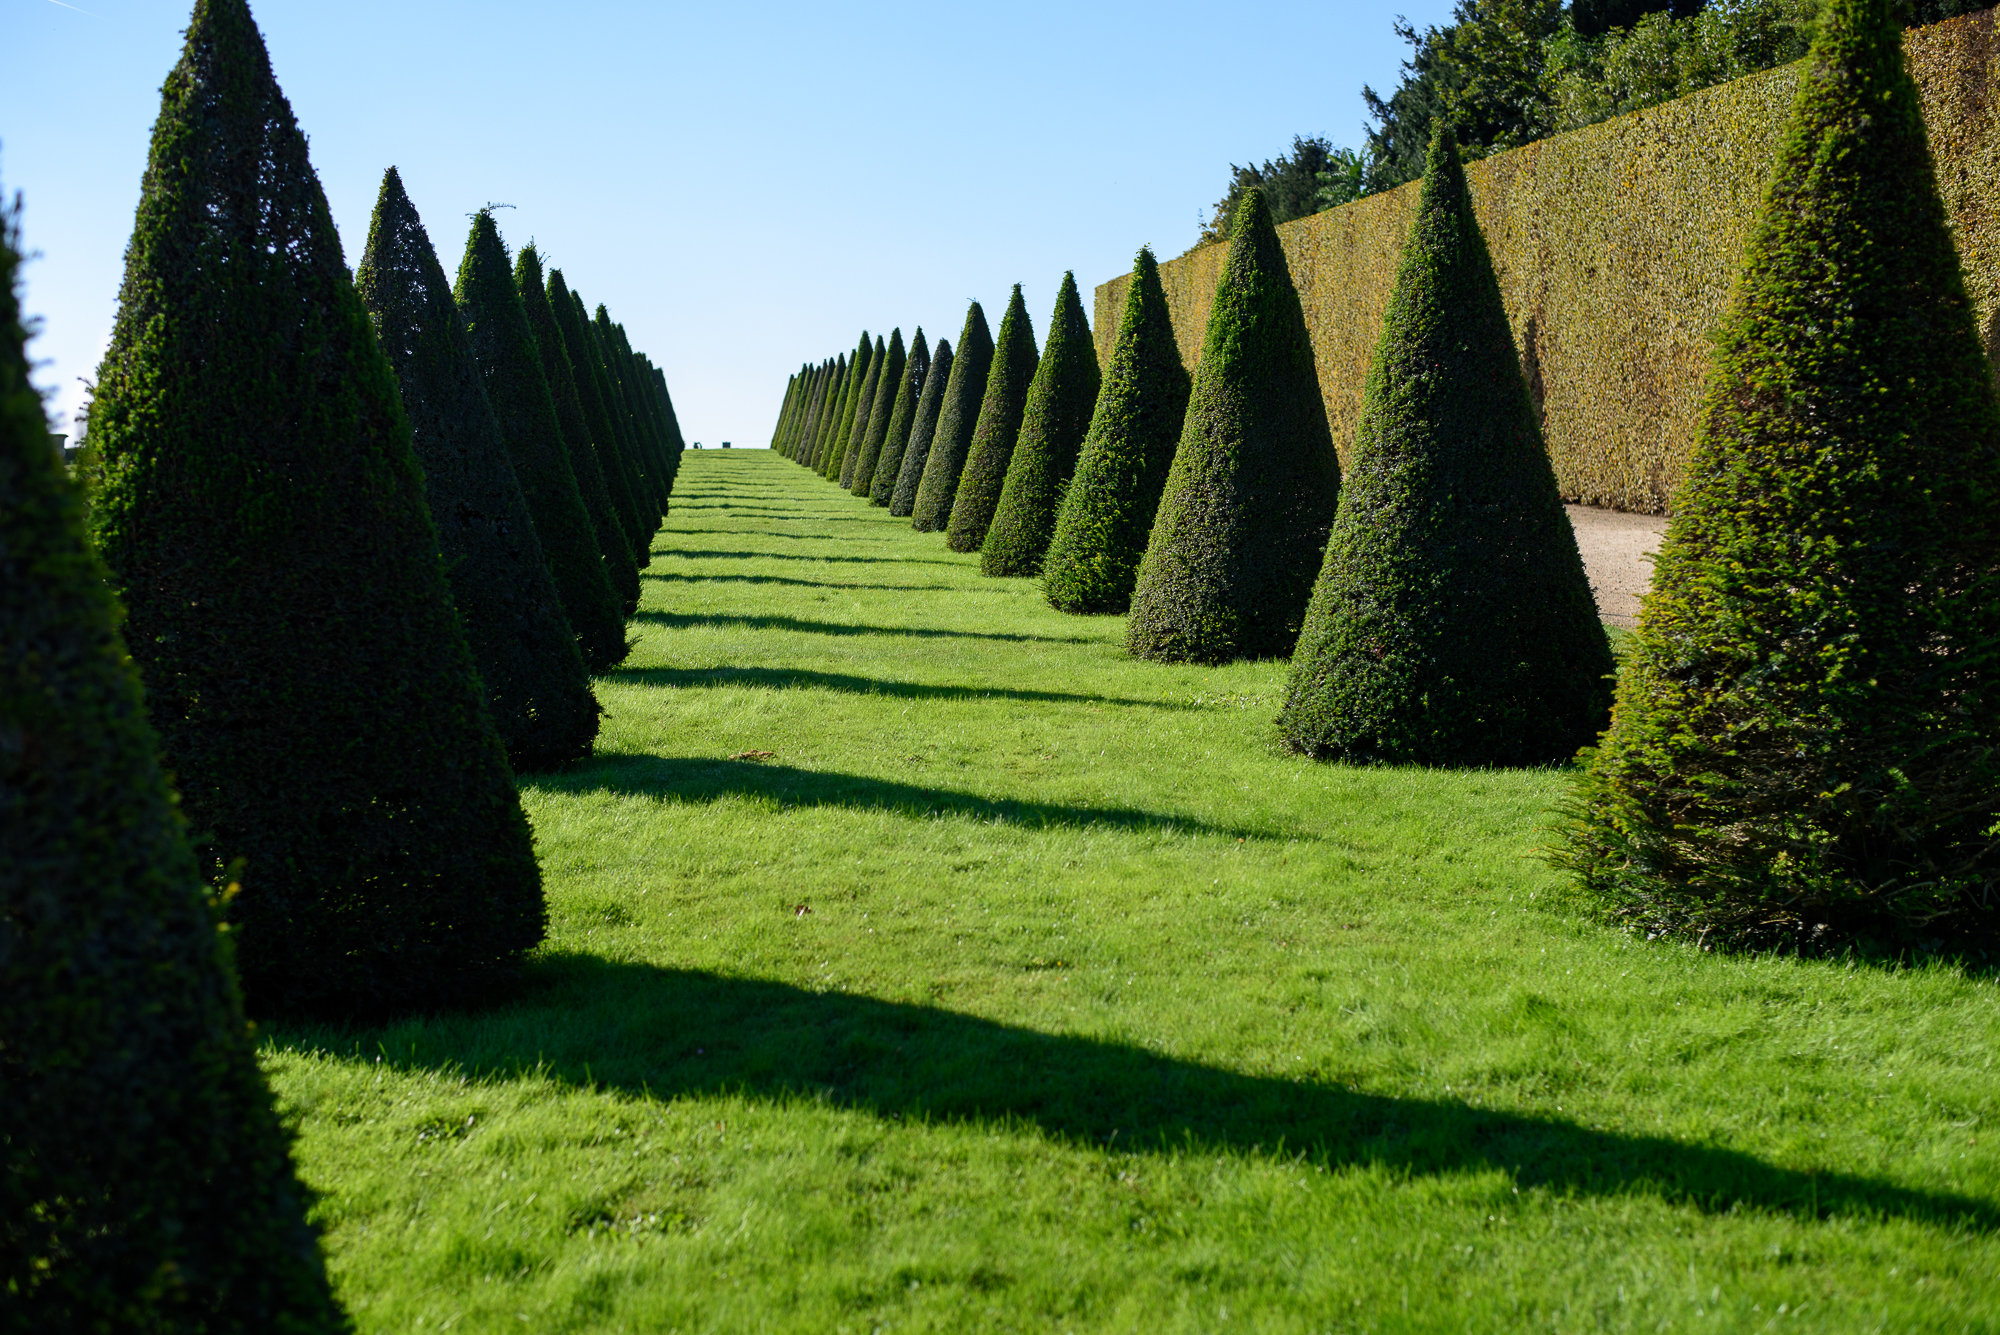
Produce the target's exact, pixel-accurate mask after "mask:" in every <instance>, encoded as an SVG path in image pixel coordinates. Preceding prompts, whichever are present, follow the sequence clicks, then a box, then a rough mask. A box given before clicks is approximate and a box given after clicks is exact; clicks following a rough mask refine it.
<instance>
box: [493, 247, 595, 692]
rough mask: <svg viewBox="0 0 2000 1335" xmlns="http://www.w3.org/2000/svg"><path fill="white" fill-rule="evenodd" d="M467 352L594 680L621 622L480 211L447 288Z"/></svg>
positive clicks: (526, 331) (524, 325)
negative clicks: (462, 323) (476, 362)
mask: <svg viewBox="0 0 2000 1335" xmlns="http://www.w3.org/2000/svg"><path fill="white" fill-rule="evenodd" d="M453 294H454V295H455V296H456V297H457V298H458V311H459V314H460V315H461V316H462V317H464V320H465V330H466V333H467V334H468V335H469V336H470V338H471V340H472V352H473V355H474V356H475V357H477V358H478V359H479V371H480V375H481V376H482V377H483V378H484V381H485V385H486V400H487V402H489V403H491V404H492V405H493V415H494V416H495V417H496V418H498V419H499V422H500V435H501V437H502V439H504V440H505V441H506V442H507V454H508V456H509V457H510V458H512V459H513V461H514V476H515V477H516V478H518V479H519V480H520V483H521V491H522V494H523V495H525V496H526V497H527V498H528V513H529V514H531V515H533V516H534V518H535V536H536V537H538V538H540V539H541V540H542V555H543V556H545V557H547V558H548V563H549V573H550V574H551V575H553V576H555V581H556V594H557V595H558V596H559V597H560V598H561V599H562V605H563V615H564V616H566V617H567V618H569V628H570V630H571V631H573V632H575V634H576V643H577V648H578V649H580V650H582V651H583V662H584V665H585V666H586V667H588V668H589V669H590V670H591V671H592V672H604V671H608V670H609V669H610V668H611V667H612V666H613V665H615V664H617V663H619V662H621V661H622V660H623V659H624V657H625V653H626V648H627V646H626V644H625V618H624V617H622V616H620V615H619V612H618V595H617V594H616V593H614V592H613V591H612V588H611V581H610V579H609V578H607V577H606V575H605V573H604V554H603V552H602V551H601V550H600V549H599V548H598V545H597V533H596V530H595V529H593V528H592V527H591V523H590V512H589V511H588V510H586V509H585V508H584V504H583V496H582V494H581V493H580V492H579V491H578V490H577V485H576V473H575V472H574V470H572V469H571V468H570V462H569V446H568V444H567V443H566V442H565V441H564V440H563V434H562V426H561V424H560V423H559V422H558V421H557V420H556V405H555V399H554V398H553V396H551V395H550V393H549V381H548V377H547V376H545V375H543V374H542V355H541V350H540V349H539V348H538V347H537V346H536V344H535V335H534V331H533V330H532V329H530V328H529V327H528V312H527V308H526V307H525V306H524V305H523V304H522V301H521V294H520V292H518V291H517V290H516V289H515V287H514V276H513V274H512V273H511V272H510V270H509V266H508V264H507V249H506V247H505V246H504V245H502V244H501V241H500V229H499V228H497V227H495V226H494V225H493V215H492V214H491V213H489V212H487V211H486V210H484V209H481V210H480V211H479V212H478V213H477V214H475V215H474V216H473V219H472V231H471V233H470V235H468V236H467V237H466V240H465V258H464V259H463V260H462V261H461V262H460V264H459V267H458V283H457V285H456V287H455V288H454V289H453Z"/></svg>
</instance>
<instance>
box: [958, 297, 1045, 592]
mask: <svg viewBox="0 0 2000 1335" xmlns="http://www.w3.org/2000/svg"><path fill="white" fill-rule="evenodd" d="M1040 363H1041V354H1040V353H1038V352H1037V351H1036V350H1035V328H1034V325H1033V324H1031V323H1030V322H1029V320H1028V307H1027V303H1026V302H1024V301H1022V300H1021V285H1020V284H1019V283H1016V284H1014V295H1013V296H1011V297H1009V298H1008V299H1007V313H1006V314H1005V315H1003V316H1001V317H1000V336H999V337H998V338H997V339H995V340H994V343H993V365H992V367H991V368H990V369H989V370H988V371H987V373H986V389H985V392H984V393H983V394H982V395H981V396H980V401H979V420H978V421H977V422H975V423H974V424H973V428H972V443H971V444H970V445H969V446H967V447H966V452H965V469H964V471H963V472H961V473H960V474H959V478H958V495H957V496H956V497H954V498H953V500H952V504H951V520H950V522H949V523H948V524H947V525H946V526H945V546H947V547H949V548H951V549H952V550H953V551H955V552H976V551H978V550H979V548H980V545H981V544H982V543H984V542H985V541H986V530H987V528H988V527H989V526H991V524H992V523H993V511H994V509H995V508H996V507H997V506H998V505H999V504H1000V488H1001V487H1002V486H1003V485H1005V483H1006V481H1007V465H1008V464H1009V463H1011V462H1012V461H1013V458H1014V442H1015V440H1016V439H1018V438H1019V436H1020V434H1021V414H1022V413H1023V412H1025V411H1026V410H1027V406H1028V387H1029V386H1030V385H1031V384H1033V383H1034V379H1035V369H1036V367H1037V366H1039V365H1040Z"/></svg>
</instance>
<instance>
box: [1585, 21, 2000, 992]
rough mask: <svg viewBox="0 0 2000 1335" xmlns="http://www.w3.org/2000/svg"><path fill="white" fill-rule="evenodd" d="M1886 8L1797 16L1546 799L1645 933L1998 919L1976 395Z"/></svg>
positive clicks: (1971, 355) (1997, 787) (1998, 723)
mask: <svg viewBox="0 0 2000 1335" xmlns="http://www.w3.org/2000/svg"><path fill="white" fill-rule="evenodd" d="M1893 13H1894V11H1893V9H1892V7H1891V5H1890V3H1889V0H1831V2H1830V3H1829V4H1827V5H1826V6H1825V7H1824V8H1823V9H1822V10H1821V11H1820V18H1819V27H1818V30H1817V33H1816V35H1815V37H1814V41H1813V46H1812V51H1811V54H1810V55H1808V56H1807V58H1806V60H1805V62H1804V69H1803V73H1802V74H1801V76H1800V80H1799V87H1798V92H1797V94H1796V95H1795V99H1794V101H1793V103H1792V110H1791V118H1790V122H1789V125H1788V126H1787V128H1786V130H1785V131H1784V135H1783V138H1782V140H1781V142H1780V146H1779V149H1778V155H1777V163H1776V167H1775V170H1774V171H1773V173H1772V177H1771V183H1770V185H1769V186H1768V187H1767V188H1766V193H1765V197H1764V202H1763V206H1762V208H1761V210H1760V212H1759V215H1758V218H1757V221H1756V223H1755V224H1754V225H1753V228H1752V232H1751V240H1750V244H1749V248H1748V252H1747V255H1746V258H1745V262H1744V269H1743V272H1742V274H1741V275H1740V276H1739V277H1738V279H1737V282H1736V289H1735V296H1734V298H1733V310H1732V311H1731V313H1730V314H1729V315H1728V317H1727V318H1726V319H1725V320H1724V322H1723V325H1722V329H1721V333H1720V336H1719V338H1718V341H1717V344H1716V352H1715V360H1714V364H1713V367H1712V369H1711V371H1710V373H1709V381H1708V389H1707V396H1706V400H1705V403H1704V407H1703V416H1702V418H1701V422H1700V427H1699V434H1698V436H1697V442H1696V448H1695V452H1694V455H1693V457H1692V459H1691V460H1690V462H1689V467H1688V475H1687V480H1686V481H1685V482H1684V483H1683V484H1682V487H1681V490H1680V492H1679V494H1678V495H1677V496H1676V497H1675V499H1674V505H1673V519H1672V520H1671V522H1670V523H1669V525H1668V528H1667V534H1666V540H1665V542H1664V544H1663V545H1662V547H1661V549H1660V553H1659V558H1658V560H1657V563H1656V564H1655V566H1654V573H1653V589H1652V592H1651V594H1650V595H1648V597H1647V598H1646V601H1645V603H1644V604H1643V606H1642V608H1641V611H1640V614H1639V631H1638V634H1637V635H1636V636H1635V637H1634V640H1633V642H1632V645H1631V648H1630V651H1629V653H1628V655H1627V657H1626V659H1625V664H1624V669H1623V673H1622V675H1621V677H1620V679H1619V682H1618V693H1617V702H1616V706H1615V708H1614V711H1613V715H1612V723H1611V729H1610V731H1609V732H1608V733H1607V734H1606V735H1605V738H1604V741H1603V742H1602V744H1601V745H1600V747H1599V749H1598V750H1597V751H1596V753H1595V754H1594V755H1593V756H1591V757H1590V758H1589V760H1588V762H1587V768H1586V772H1585V774H1584V776H1583V778H1582V780H1581V783H1580V785H1579V787H1578V790H1577V792H1576V794H1575V797H1574V799H1573V801H1572V803H1571V805H1570V808H1569V817H1570V822H1569V831H1568V841H1567V844H1568V846H1567V851H1566V856H1565V859H1564V860H1565V861H1566V862H1567V863H1568V865H1569V866H1570V867H1571V868H1573V869H1574V870H1575V871H1577V872H1578V873H1579V874H1580V875H1581V876H1582V878H1583V881H1584V884H1585V885H1586V886H1587V887H1588V888H1590V889H1591V890H1593V891H1595V892H1597V893H1598V894H1599V895H1601V896H1603V897H1604V898H1605V900H1606V901H1607V902H1608V903H1609V904H1610V905H1611V906H1612V907H1613V908H1614V909H1615V910H1616V911H1617V912H1619V913H1620V914H1621V915H1623V916H1625V917H1626V918H1627V919H1628V920H1629V921H1632V922H1634V923H1636V924H1638V925H1642V926H1645V927H1648V928H1650V929H1653V930H1667V931H1685V932H1688V933H1690V934H1696V933H1698V934H1700V935H1701V936H1703V937H1705V938H1707V939H1708V940H1710V941H1723V942H1736V943H1743V944H1755V945H1761V944H1772V945H1780V944H1785V945H1827V944H1833V943H1837V942H1840V941H1843V940H1853V939H1855V938H1862V939H1864V940H1866V939H1872V940H1873V941H1874V942H1875V943H1876V944H1877V946H1878V947H1884V948H1888V949H1893V950H1900V949H1903V948H1905V947H1907V946H1911V945H1917V946H1922V945H1924V944H1925V943H1931V944H1932V945H1933V946H1934V945H1935V943H1938V942H1940V941H1943V942H1947V943H1950V944H1948V945H1947V947H1946V948H1947V949H1952V950H1957V949H1960V948H1961V944H1963V945H1966V946H1970V947H1972V948H1973V949H1978V950H1983V951H1988V952H1990V951H1991V950H1992V949H1993V947H1994V944H1995V937H1996V927H2000V912H1996V909H1995V905H1996V903H2000V408H1996V406H1995V402H1994V394H1993V387H1992V380H1991V374H1992V372H1991V368H1990V367H1989V365H1988V363H1987V361H1986V358H1985V356H1984V354H1983V353H1982V351H1981V349H1980V344H1979V335H1978V326H1977V321H1976V316H1975V312H1974V308H1973V305H1972V302H1971V301H1970V300H1969V299H1968V298H1967V295H1966V289H1965V283H1964V280H1963V277H1962V276H1961V274H1960V272H1959V264H1958V256H1957V253H1956V249H1955V247H1954V245H1953V242H1952V235H1951V231H1950V229H1949V227H1948V225H1947V221H1946V216H1945V210H1944V206H1943V204H1942V203H1941V202H1940V199H1939V195H1938V188H1937V182H1936V177H1935V172H1934V169H1933V167H1932V163H1931V156H1930V152H1929V149H1928V147H1927V145H1926V139H1925V129H1924V122H1923V118H1922V116H1921V114H1920V109H1919V106H1918V100H1917V90H1916V87H1915V85H1914V84H1913V82H1912V80H1911V78H1910V75H1909V73H1908V71H1907V70H1906V68H1905V67H1904V63H1903V52H1902V46H1901V41H1900V35H1899V33H1898V30H1897V25H1896V22H1895V19H1894V17H1893ZM1990 957H1991V956H1990V954H1989V955H1988V958H1990Z"/></svg>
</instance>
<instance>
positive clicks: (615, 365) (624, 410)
mask: <svg viewBox="0 0 2000 1335" xmlns="http://www.w3.org/2000/svg"><path fill="white" fill-rule="evenodd" d="M570 295H571V296H572V297H574V296H576V293H575V292H574V291H572V292H571V293H570ZM578 305H579V306H581V305H582V299H581V298H578ZM586 323H587V325H588V327H589V330H590V341H591V346H592V349H593V350H594V351H595V352H596V353H597V362H598V365H599V366H600V367H601V368H603V371H604V401H605V407H606V409H607V410H608V411H609V412H610V413H611V416H612V418H613V420H614V422H615V423H616V427H615V430H616V431H617V433H618V438H619V442H620V444H621V446H622V447H623V449H624V451H625V457H626V459H627V460H628V461H629V462H630V463H631V465H632V474H633V476H634V477H635V478H636V479H637V481H638V484H639V493H640V496H641V498H642V504H643V506H644V508H645V512H646V514H647V516H648V523H649V526H650V528H651V529H652V532H653V533H658V532H659V530H660V521H661V520H662V519H663V518H664V517H665V515H666V513H667V486H666V479H665V478H664V477H662V476H661V475H660V466H659V460H657V459H655V458H654V457H653V450H652V442H651V441H650V440H649V439H648V438H647V435H646V431H645V428H644V425H643V424H642V423H641V422H640V421H639V417H638V413H637V411H636V408H635V406H634V397H633V394H634V391H633V386H632V368H631V367H629V366H627V365H626V364H625V359H624V358H623V357H621V356H619V353H618V343H617V339H616V338H615V337H614V334H613V330H612V325H611V313H610V312H609V311H607V310H605V308H604V303H603V302H601V301H600V302H598V303H597V307H596V309H595V310H594V311H593V312H591V313H590V314H589V315H588V316H587V317H586ZM647 540H648V542H650V541H651V538H650V537H648V539H647Z"/></svg>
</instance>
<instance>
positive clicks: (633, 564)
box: [514, 241, 639, 616]
mask: <svg viewBox="0 0 2000 1335" xmlns="http://www.w3.org/2000/svg"><path fill="white" fill-rule="evenodd" d="M546 282H547V279H545V278H544V277H543V275H542V256H541V252H540V251H538V250H537V249H536V248H535V243H534V242H532V241H530V242H529V243H528V244H527V245H525V246H522V247H521V251H520V253H519V254H518V255H516V256H515V257H514V288H515V290H516V291H518V292H519V293H520V294H521V307H522V309H523V310H525V311H526V312H527V313H528V328H529V330H530V331H532V332H533V333H534V335H535V349H536V351H538V352H540V353H541V356H542V376H543V378H544V379H546V380H547V381H548V382H549V397H550V398H551V399H553V400H554V401H555V408H556V425H557V426H559V427H561V428H562V438H563V444H564V445H565V446H566V447H567V448H568V450H569V466H570V472H571V473H572V474H573V475H574V476H575V477H576V489H577V493H578V495H580V496H581V497H582V498H583V508H584V511H585V513H587V514H588V515H589V516H590V527H591V531H592V532H594V533H595V534H596V535H597V549H598V551H599V552H601V553H602V554H603V556H604V577H605V578H606V579H607V580H609V581H610V583H611V591H612V592H613V593H615V594H617V595H618V605H619V610H620V611H621V612H622V613H624V614H625V615H626V616H630V615H632V612H633V610H634V609H635V608H637V607H638V606H639V566H638V561H637V558H636V557H634V556H633V554H632V544H631V542H630V540H629V539H627V538H626V536H625V526H624V524H623V523H621V522H620V521H619V518H618V511H617V509H616V507H614V506H613V505H612V503H611V489H610V487H609V486H608V485H606V483H605V481H604V470H603V468H602V467H601V466H599V464H598V462H597V451H596V450H595V449H593V448H592V446H591V443H590V427H589V425H588V424H587V423H586V422H585V421H584V418H583V399H582V396H581V395H579V394H578V393H577V389H576V370H575V368H574V367H573V366H572V365H571V364H570V359H569V349H568V347H567V345H566V343H565V341H564V339H563V335H562V329H561V327H560V326H559V325H557V324H556V316H555V310H554V308H553V307H551V306H550V305H549V294H548V291H547V290H546V288H545V287H544V286H543V285H544V283H546Z"/></svg>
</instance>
